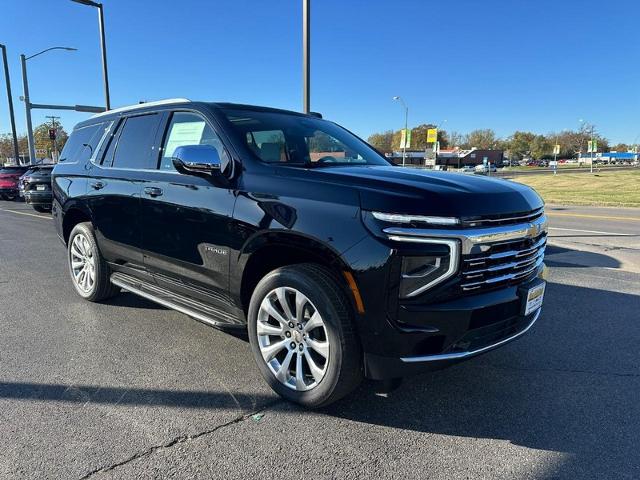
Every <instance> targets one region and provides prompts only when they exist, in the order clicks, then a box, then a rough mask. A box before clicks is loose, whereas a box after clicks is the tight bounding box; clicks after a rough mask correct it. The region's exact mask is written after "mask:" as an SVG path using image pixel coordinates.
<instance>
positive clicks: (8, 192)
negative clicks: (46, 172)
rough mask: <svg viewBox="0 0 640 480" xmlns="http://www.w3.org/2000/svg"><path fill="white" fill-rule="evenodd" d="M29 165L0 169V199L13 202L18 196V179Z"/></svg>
mask: <svg viewBox="0 0 640 480" xmlns="http://www.w3.org/2000/svg"><path fill="white" fill-rule="evenodd" d="M30 167H31V166H30V165H24V166H15V167H0V199H2V200H13V199H15V198H16V197H17V196H18V179H19V178H20V177H21V176H22V174H24V173H25V172H26V171H27V170H29V168H30Z"/></svg>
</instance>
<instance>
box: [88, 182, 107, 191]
mask: <svg viewBox="0 0 640 480" xmlns="http://www.w3.org/2000/svg"><path fill="white" fill-rule="evenodd" d="M89 185H90V186H91V188H93V189H94V190H100V189H102V188H104V183H102V182H89Z"/></svg>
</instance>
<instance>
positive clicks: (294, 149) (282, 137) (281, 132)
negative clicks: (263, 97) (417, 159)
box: [222, 109, 389, 167]
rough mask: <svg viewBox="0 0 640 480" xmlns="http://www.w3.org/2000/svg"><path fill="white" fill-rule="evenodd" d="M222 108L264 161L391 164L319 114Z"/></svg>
mask: <svg viewBox="0 0 640 480" xmlns="http://www.w3.org/2000/svg"><path fill="white" fill-rule="evenodd" d="M222 111H223V113H224V114H225V115H226V117H227V119H228V120H229V121H230V122H231V125H232V126H233V128H234V129H235V130H236V132H237V133H238V134H239V137H240V138H241V139H242V141H244V142H246V145H247V146H248V147H249V149H250V150H251V151H252V152H253V153H254V154H255V155H256V156H257V157H258V158H259V159H260V160H262V161H263V162H267V163H278V164H283V165H287V164H288V165H292V166H305V167H320V166H337V165H389V162H388V161H387V160H385V158H384V157H382V156H381V155H380V154H379V153H378V152H376V151H375V150H374V149H372V148H371V147H370V146H369V145H368V144H367V143H365V142H363V141H362V140H360V139H359V138H358V137H356V136H355V135H353V134H351V133H349V132H348V131H346V130H345V129H343V128H341V127H339V126H338V125H336V124H335V123H332V122H328V121H326V120H322V119H320V118H310V117H303V116H300V115H294V114H287V113H279V112H265V111H254V110H244V109H223V110H222Z"/></svg>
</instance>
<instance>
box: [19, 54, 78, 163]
mask: <svg viewBox="0 0 640 480" xmlns="http://www.w3.org/2000/svg"><path fill="white" fill-rule="evenodd" d="M51 50H69V51H75V50H77V48H71V47H50V48H45V49H44V50H42V51H41V52H38V53H35V54H33V55H30V56H28V57H25V55H24V53H22V54H20V65H21V66H22V91H23V100H24V108H25V111H26V119H27V142H28V144H29V163H31V165H33V164H34V163H35V161H36V146H35V142H34V139H33V125H32V124H31V109H32V108H33V105H32V104H31V100H30V99H29V81H28V80H27V60H29V59H31V58H34V57H37V56H38V55H42V54H43V53H45V52H49V51H51Z"/></svg>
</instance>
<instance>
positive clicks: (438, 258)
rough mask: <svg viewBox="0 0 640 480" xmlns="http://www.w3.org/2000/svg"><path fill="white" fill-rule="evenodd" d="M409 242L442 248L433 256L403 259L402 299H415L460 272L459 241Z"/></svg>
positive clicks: (400, 292)
mask: <svg viewBox="0 0 640 480" xmlns="http://www.w3.org/2000/svg"><path fill="white" fill-rule="evenodd" d="M389 238H390V239H391V240H396V241H407V238H406V237H399V236H398V237H395V236H390V237H389ZM409 241H412V242H416V241H417V242H418V243H429V244H432V245H433V246H434V247H441V248H436V249H434V253H432V254H426V255H416V256H413V255H411V256H404V257H402V268H401V273H400V275H401V278H400V291H399V295H400V297H401V298H410V297H415V296H416V295H419V294H421V293H422V292H424V291H426V290H427V289H429V288H432V287H434V286H436V285H437V284H439V283H441V282H443V281H445V280H446V279H448V278H450V277H451V276H452V275H454V274H455V273H456V271H457V270H458V258H459V256H460V251H459V247H458V241H457V240H444V239H436V238H420V239H416V238H412V239H411V240H409ZM435 252H437V253H435Z"/></svg>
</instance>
